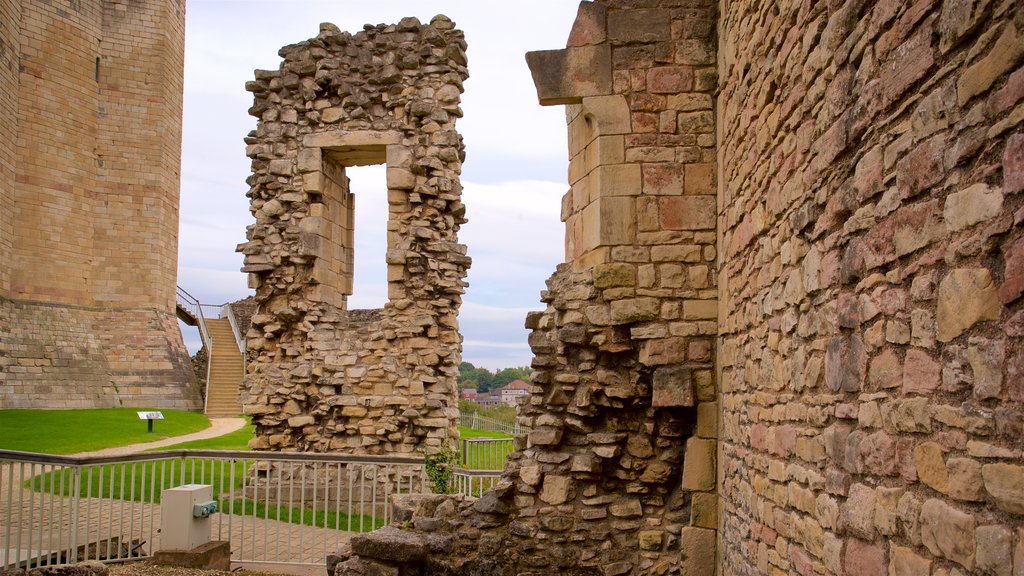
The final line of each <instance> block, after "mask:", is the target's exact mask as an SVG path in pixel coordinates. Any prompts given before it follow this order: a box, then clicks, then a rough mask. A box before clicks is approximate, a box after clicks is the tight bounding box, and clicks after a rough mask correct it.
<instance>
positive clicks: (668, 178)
mask: <svg viewBox="0 0 1024 576" xmlns="http://www.w3.org/2000/svg"><path fill="white" fill-rule="evenodd" d="M641 173H642V174H643V193H644V195H649V196H678V195H680V194H682V193H683V175H684V172H683V166H682V165H681V164H677V163H675V162H656V163H649V164H644V165H643V168H642V171H641ZM661 210H662V212H663V213H664V211H665V210H666V208H665V206H664V203H662V207H661ZM663 218H664V217H663ZM663 221H664V220H663Z"/></svg>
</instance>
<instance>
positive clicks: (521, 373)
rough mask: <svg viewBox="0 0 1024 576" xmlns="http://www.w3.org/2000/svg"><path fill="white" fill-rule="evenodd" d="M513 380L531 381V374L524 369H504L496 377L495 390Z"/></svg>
mask: <svg viewBox="0 0 1024 576" xmlns="http://www.w3.org/2000/svg"><path fill="white" fill-rule="evenodd" d="M513 380H525V381H527V382H529V381H530V373H529V372H527V371H525V370H523V369H522V368H502V369H501V370H498V373H497V374H495V375H494V382H495V384H496V385H495V388H500V387H502V386H504V385H506V384H508V383H509V382H512V381H513Z"/></svg>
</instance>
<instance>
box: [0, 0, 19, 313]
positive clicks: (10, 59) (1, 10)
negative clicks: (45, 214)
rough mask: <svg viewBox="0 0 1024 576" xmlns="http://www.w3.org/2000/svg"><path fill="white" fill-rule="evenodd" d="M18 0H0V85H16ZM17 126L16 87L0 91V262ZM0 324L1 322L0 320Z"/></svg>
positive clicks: (6, 257)
mask: <svg viewBox="0 0 1024 576" xmlns="http://www.w3.org/2000/svg"><path fill="white" fill-rule="evenodd" d="M20 4H21V1H20V0H0V85H2V86H17V85H18V54H19V52H20V51H21V43H20V39H19V35H18V31H19V30H20V29H21V5H20ZM17 127H18V95H17V91H16V90H3V91H0V262H9V261H10V259H11V251H12V250H13V244H14V238H13V236H14V229H13V220H12V214H11V213H12V206H13V203H14V201H13V194H14V190H13V188H14V160H15V157H16V155H17V149H16V148H15V142H16V135H17ZM10 274H11V271H10V269H9V268H8V267H7V266H0V296H3V295H6V294H7V291H8V290H10ZM0 326H3V324H2V323H0Z"/></svg>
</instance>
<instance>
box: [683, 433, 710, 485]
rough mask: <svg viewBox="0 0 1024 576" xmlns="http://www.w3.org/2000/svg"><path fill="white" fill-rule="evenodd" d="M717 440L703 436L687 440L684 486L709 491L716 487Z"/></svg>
mask: <svg viewBox="0 0 1024 576" xmlns="http://www.w3.org/2000/svg"><path fill="white" fill-rule="evenodd" d="M716 448H717V442H715V441H714V440H704V439H701V438H690V439H689V440H687V441H686V456H685V458H684V461H683V488H685V489H686V490H696V491H704V492H709V491H711V490H714V489H715V471H716V467H715V460H716V455H715V450H716Z"/></svg>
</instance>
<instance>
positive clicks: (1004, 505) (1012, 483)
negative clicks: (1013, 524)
mask: <svg viewBox="0 0 1024 576" xmlns="http://www.w3.org/2000/svg"><path fill="white" fill-rule="evenodd" d="M981 474H982V478H983V480H984V482H985V491H986V492H988V493H989V495H990V496H991V497H992V499H993V500H994V501H995V503H996V506H997V507H999V509H1001V510H1005V511H1007V512H1011V513H1013V514H1024V489H1021V488H1022V487H1024V466H1014V465H1013V464H1006V463H996V464H985V465H984V466H982V468H981Z"/></svg>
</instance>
